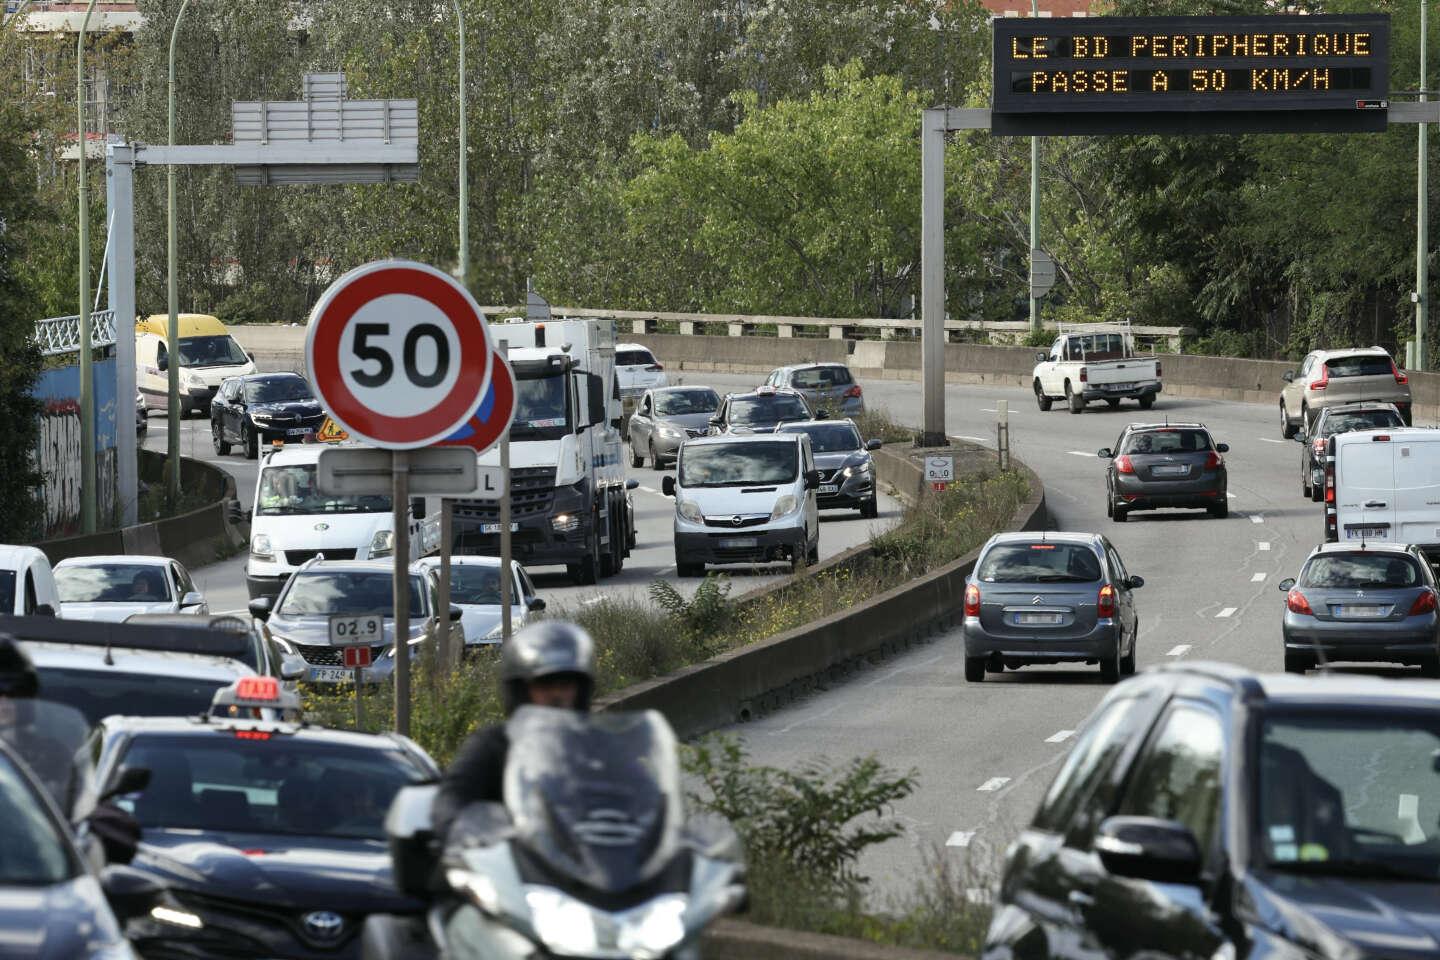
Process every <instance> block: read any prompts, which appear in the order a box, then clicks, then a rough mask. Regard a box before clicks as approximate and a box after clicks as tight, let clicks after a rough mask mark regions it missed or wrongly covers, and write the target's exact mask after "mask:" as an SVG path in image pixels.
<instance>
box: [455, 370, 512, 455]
mask: <svg viewBox="0 0 1440 960" xmlns="http://www.w3.org/2000/svg"><path fill="white" fill-rule="evenodd" d="M490 364H491V366H492V367H493V368H494V369H493V371H492V373H491V376H490V389H491V390H493V391H494V392H495V399H494V403H493V404H492V406H491V408H490V417H489V419H487V420H481V419H480V417H479V411H476V412H475V413H474V414H472V415H471V417H470V419H468V420H466V421H465V422H464V423H463V424H461V429H464V428H465V427H469V428H470V429H471V430H472V431H474V432H473V433H471V434H470V435H469V436H467V437H464V438H462V439H459V440H452V439H450V438H449V437H447V438H446V439H444V440H437V441H436V443H435V446H437V447H473V448H474V449H475V450H477V451H479V452H480V453H484V452H485V451H486V450H489V449H490V448H491V447H493V446H494V445H495V441H497V440H499V439H500V435H501V434H502V433H504V432H505V430H506V429H507V428H508V427H509V426H510V421H511V420H513V419H514V418H515V375H514V374H513V373H511V372H510V364H509V363H507V362H506V361H505V359H504V358H503V357H501V356H499V355H498V354H497V355H496V356H495V357H494V359H492V360H491V361H490ZM482 399H483V398H482ZM457 432H458V431H457ZM451 436H453V434H452V435H451Z"/></svg>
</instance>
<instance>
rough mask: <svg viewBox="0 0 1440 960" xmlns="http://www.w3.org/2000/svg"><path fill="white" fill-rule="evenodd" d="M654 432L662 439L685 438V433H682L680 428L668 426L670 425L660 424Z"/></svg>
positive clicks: (672, 425)
mask: <svg viewBox="0 0 1440 960" xmlns="http://www.w3.org/2000/svg"><path fill="white" fill-rule="evenodd" d="M655 432H656V433H658V434H660V436H662V437H683V436H685V431H684V430H683V429H681V428H680V427H677V426H675V425H674V424H670V423H662V424H660V426H659V427H657V428H656V431H655Z"/></svg>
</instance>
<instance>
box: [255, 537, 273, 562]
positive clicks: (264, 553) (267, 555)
mask: <svg viewBox="0 0 1440 960" xmlns="http://www.w3.org/2000/svg"><path fill="white" fill-rule="evenodd" d="M250 556H252V557H254V558H255V559H256V560H274V559H275V548H274V547H272V546H271V545H270V538H269V537H268V536H266V535H265V534H263V533H262V534H260V535H259V536H254V537H251V538H250Z"/></svg>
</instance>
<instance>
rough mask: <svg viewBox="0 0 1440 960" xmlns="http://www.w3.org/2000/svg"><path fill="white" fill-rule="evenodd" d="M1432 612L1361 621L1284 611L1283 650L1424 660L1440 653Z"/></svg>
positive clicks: (1353, 658)
mask: <svg viewBox="0 0 1440 960" xmlns="http://www.w3.org/2000/svg"><path fill="white" fill-rule="evenodd" d="M1436 627H1437V619H1436V616H1435V614H1433V613H1428V614H1422V615H1420V616H1416V617H1406V618H1405V619H1404V620H1394V621H1375V622H1368V623H1367V622H1364V621H1355V620H1346V621H1332V620H1317V619H1316V618H1314V617H1311V616H1306V615H1305V614H1303V613H1291V612H1290V611H1289V610H1287V611H1286V612H1285V621H1284V623H1283V625H1282V627H1281V632H1282V634H1283V635H1284V638H1285V652H1286V653H1289V654H1305V655H1309V656H1311V657H1312V658H1314V659H1317V660H1318V659H1319V657H1318V656H1316V654H1317V651H1318V653H1320V654H1323V655H1324V658H1325V659H1326V660H1350V661H1361V662H1367V663H1412V664H1413V663H1425V662H1428V661H1431V660H1433V659H1435V657H1436V656H1437V655H1440V637H1437V633H1436Z"/></svg>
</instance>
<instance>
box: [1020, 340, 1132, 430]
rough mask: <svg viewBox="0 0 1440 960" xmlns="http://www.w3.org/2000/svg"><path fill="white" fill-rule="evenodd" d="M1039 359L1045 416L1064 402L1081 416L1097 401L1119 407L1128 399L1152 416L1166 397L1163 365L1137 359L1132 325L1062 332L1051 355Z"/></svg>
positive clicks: (1037, 378) (1037, 382) (1039, 398)
mask: <svg viewBox="0 0 1440 960" xmlns="http://www.w3.org/2000/svg"><path fill="white" fill-rule="evenodd" d="M1035 359H1036V361H1038V362H1037V363H1036V364H1035V371H1034V373H1033V375H1032V379H1033V381H1034V387H1035V402H1036V403H1037V404H1039V406H1040V409H1041V410H1049V409H1050V404H1051V403H1053V402H1054V401H1056V400H1064V401H1065V402H1066V404H1068V405H1069V407H1070V412H1071V413H1079V412H1080V411H1082V410H1084V409H1085V405H1086V404H1087V403H1089V402H1090V401H1092V400H1104V401H1105V402H1106V403H1108V404H1109V405H1110V406H1111V407H1118V406H1120V401H1121V400H1124V399H1127V398H1128V399H1131V400H1138V401H1140V409H1142V410H1149V409H1150V408H1151V407H1152V406H1154V405H1155V397H1156V395H1157V394H1159V393H1160V361H1159V360H1157V359H1155V358H1153V357H1141V356H1138V355H1136V353H1135V338H1134V337H1133V336H1132V335H1131V333H1130V325H1129V324H1128V323H1123V324H1122V323H1092V324H1083V325H1080V326H1076V327H1070V328H1068V329H1067V328H1066V327H1063V326H1062V327H1061V328H1060V335H1059V336H1058V337H1056V338H1055V343H1054V344H1053V345H1051V347H1050V352H1049V353H1045V352H1043V351H1041V352H1037V353H1036V354H1035Z"/></svg>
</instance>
